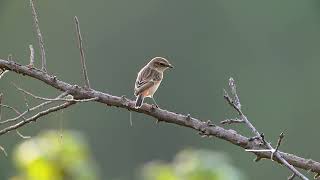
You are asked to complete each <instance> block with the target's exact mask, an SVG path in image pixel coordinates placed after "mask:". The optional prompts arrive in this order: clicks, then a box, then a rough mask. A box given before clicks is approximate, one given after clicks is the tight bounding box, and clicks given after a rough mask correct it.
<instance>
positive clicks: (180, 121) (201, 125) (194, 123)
mask: <svg viewBox="0 0 320 180" xmlns="http://www.w3.org/2000/svg"><path fill="white" fill-rule="evenodd" d="M0 68H2V69H6V70H10V71H11V72H15V73H17V74H21V75H26V76H29V77H31V78H34V79H37V80H39V81H42V82H43V83H46V84H47V85H49V86H51V87H53V88H56V89H58V90H60V91H63V92H68V94H70V95H72V96H73V97H74V98H75V99H89V98H97V99H96V100H95V101H97V102H100V103H102V104H106V105H108V106H115V107H120V108H123V109H127V110H130V111H135V112H138V113H143V114H146V115H148V116H152V117H154V118H155V119H157V120H159V121H164V122H167V123H171V124H176V125H179V126H182V127H188V128H191V129H194V130H196V131H197V132H199V133H200V134H202V135H206V136H209V137H210V136H214V137H217V138H219V139H223V140H225V141H228V142H230V143H231V144H234V145H236V146H238V147H241V148H243V149H262V148H263V147H264V146H262V145H261V143H260V142H258V141H254V140H250V138H248V137H245V136H243V135H241V134H239V133H237V132H236V131H234V130H227V129H224V128H222V127H220V126H216V125H214V124H212V123H210V122H209V121H207V122H204V121H201V120H200V119H197V118H193V117H191V115H183V114H178V113H175V112H170V111H168V110H164V109H159V108H154V107H153V106H151V105H149V104H144V105H143V106H142V107H141V108H139V109H136V108H135V105H134V104H135V102H134V101H132V100H129V99H127V98H125V97H124V96H123V97H119V96H114V95H111V94H107V93H103V92H100V91H96V90H94V89H90V90H88V89H86V88H82V87H79V86H78V85H71V84H69V83H66V82H64V81H61V80H59V79H58V78H57V77H56V76H53V75H49V74H47V73H44V72H43V71H41V70H38V69H30V68H28V67H26V66H23V65H20V64H17V63H15V62H12V61H6V60H2V59H0ZM66 103H73V102H66ZM22 122H23V121H22ZM21 126H23V124H22V125H20V127H21ZM16 128H18V127H16ZM0 132H1V133H0V135H1V134H5V133H7V132H8V131H7V130H6V131H0ZM260 137H261V136H260V135H259V138H260ZM252 153H254V154H255V155H256V156H258V157H259V159H261V158H265V159H270V157H271V152H252ZM277 154H280V155H281V157H282V158H283V159H285V160H286V161H287V162H288V163H290V164H291V165H293V166H295V167H297V168H301V169H305V170H308V171H311V172H315V173H320V163H319V162H317V161H314V160H312V159H305V158H302V157H299V156H296V155H294V154H288V153H284V152H281V151H278V152H277ZM275 162H278V163H280V164H283V163H282V161H281V160H280V159H279V158H276V159H275Z"/></svg>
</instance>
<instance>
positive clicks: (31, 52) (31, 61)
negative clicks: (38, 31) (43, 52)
mask: <svg viewBox="0 0 320 180" xmlns="http://www.w3.org/2000/svg"><path fill="white" fill-rule="evenodd" d="M29 49H30V63H29V65H28V67H29V68H33V67H34V49H33V46H32V44H30V45H29Z"/></svg>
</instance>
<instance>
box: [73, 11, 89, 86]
mask: <svg viewBox="0 0 320 180" xmlns="http://www.w3.org/2000/svg"><path fill="white" fill-rule="evenodd" d="M74 21H75V24H76V30H77V37H78V47H79V50H80V60H81V65H82V73H83V76H84V81H85V87H86V88H89V89H90V82H89V78H88V73H87V67H86V59H85V55H84V48H83V43H82V36H81V32H80V25H79V20H78V18H77V16H75V17H74Z"/></svg>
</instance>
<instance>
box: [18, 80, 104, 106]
mask: <svg viewBox="0 0 320 180" xmlns="http://www.w3.org/2000/svg"><path fill="white" fill-rule="evenodd" d="M12 84H13V85H14V86H15V87H16V88H17V89H18V90H19V91H21V92H23V93H25V94H27V95H29V96H31V97H33V98H35V99H40V100H43V101H66V102H88V101H95V100H98V99H99V98H97V97H93V98H88V99H73V98H70V99H67V98H53V99H52V98H45V97H40V96H37V95H34V94H32V93H30V92H29V91H27V90H25V89H22V88H20V87H18V86H17V85H16V84H14V83H12Z"/></svg>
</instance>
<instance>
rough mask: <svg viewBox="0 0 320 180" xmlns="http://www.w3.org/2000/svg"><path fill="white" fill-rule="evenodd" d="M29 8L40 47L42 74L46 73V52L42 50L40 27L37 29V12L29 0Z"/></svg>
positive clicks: (32, 1)
mask: <svg viewBox="0 0 320 180" xmlns="http://www.w3.org/2000/svg"><path fill="white" fill-rule="evenodd" d="M30 7H31V10H32V15H33V21H34V27H35V29H36V33H37V37H38V42H39V47H40V52H41V64H42V67H41V70H42V71H43V72H47V60H46V51H45V48H44V41H43V37H42V34H41V31H40V27H39V19H38V15H37V11H36V8H35V5H34V0H30Z"/></svg>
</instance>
